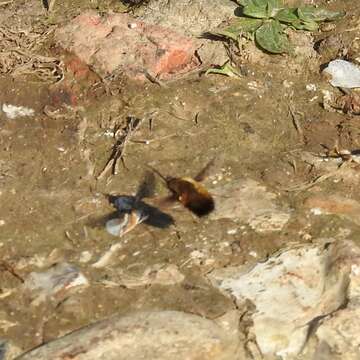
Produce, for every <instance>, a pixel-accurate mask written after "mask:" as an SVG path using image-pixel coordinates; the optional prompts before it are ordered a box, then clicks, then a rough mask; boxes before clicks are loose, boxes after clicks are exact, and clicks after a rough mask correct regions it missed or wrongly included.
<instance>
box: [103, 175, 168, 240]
mask: <svg viewBox="0 0 360 360" xmlns="http://www.w3.org/2000/svg"><path fill="white" fill-rule="evenodd" d="M154 185H155V180H154V174H153V173H151V172H147V173H146V175H145V177H144V179H143V181H142V182H141V184H140V185H139V187H138V190H137V192H136V194H135V196H131V195H119V196H116V195H107V198H108V200H109V202H110V203H111V204H112V205H113V206H114V207H115V208H116V212H115V213H113V214H112V215H111V218H110V219H109V220H108V221H107V222H106V225H105V227H106V230H107V231H108V232H109V233H110V234H112V235H115V236H123V235H125V234H126V233H128V232H129V231H131V230H132V229H134V228H135V227H136V226H137V225H138V224H141V223H142V222H144V223H146V224H148V225H151V226H155V227H159V228H166V227H168V226H169V225H171V224H173V223H174V220H173V218H172V217H171V216H170V215H168V214H166V213H164V212H162V211H161V210H159V209H157V208H155V207H153V206H151V205H148V204H146V203H145V202H144V201H142V200H143V199H144V198H146V197H150V196H152V195H153V192H154Z"/></svg>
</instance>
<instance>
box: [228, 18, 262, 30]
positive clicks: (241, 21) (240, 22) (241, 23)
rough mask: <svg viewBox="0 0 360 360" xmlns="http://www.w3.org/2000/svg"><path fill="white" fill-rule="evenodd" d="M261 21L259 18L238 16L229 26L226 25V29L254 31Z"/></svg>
mask: <svg viewBox="0 0 360 360" xmlns="http://www.w3.org/2000/svg"><path fill="white" fill-rule="evenodd" d="M262 23H263V20H261V19H252V18H246V17H242V18H238V19H235V21H233V22H232V23H231V24H230V26H229V27H227V28H226V29H225V30H226V31H231V32H234V31H239V32H250V33H251V32H254V31H255V30H256V29H258V28H259V27H260V26H261V25H262Z"/></svg>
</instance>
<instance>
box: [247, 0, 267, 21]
mask: <svg viewBox="0 0 360 360" xmlns="http://www.w3.org/2000/svg"><path fill="white" fill-rule="evenodd" d="M243 14H244V15H246V16H250V17H253V18H258V19H266V18H268V3H267V0H251V1H249V2H248V4H247V5H245V6H244V9H243Z"/></svg>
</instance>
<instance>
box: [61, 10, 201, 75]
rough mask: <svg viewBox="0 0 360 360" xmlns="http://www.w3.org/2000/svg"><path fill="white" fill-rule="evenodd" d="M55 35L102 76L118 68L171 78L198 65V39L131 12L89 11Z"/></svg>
mask: <svg viewBox="0 0 360 360" xmlns="http://www.w3.org/2000/svg"><path fill="white" fill-rule="evenodd" d="M55 36H56V41H57V42H58V44H59V45H60V46H61V47H63V48H64V49H65V50H67V51H70V52H73V53H74V54H75V55H77V56H78V57H79V59H81V60H82V61H84V62H86V63H87V64H88V65H90V66H91V67H92V68H93V69H94V70H95V71H96V72H97V73H99V74H100V75H102V76H106V75H110V74H112V73H113V72H114V71H117V72H120V73H124V74H127V75H128V76H130V77H132V78H135V79H145V78H146V76H148V77H149V76H153V77H154V78H156V77H159V78H169V77H171V76H172V75H174V74H179V73H180V74H181V73H182V72H187V71H189V70H192V69H194V68H196V66H197V65H199V62H198V60H197V58H196V56H195V51H196V49H197V48H198V47H199V44H196V42H195V41H193V40H192V39H190V38H188V37H185V36H184V35H180V34H178V33H176V32H175V31H174V30H172V29H171V28H164V27H161V26H156V25H149V24H146V23H145V22H141V21H139V20H136V19H135V18H132V17H131V16H129V15H128V14H112V15H106V16H104V17H102V16H101V15H99V14H98V13H97V12H95V11H87V12H84V13H82V14H81V15H79V16H78V17H76V18H75V19H74V20H73V21H72V22H71V23H70V24H68V25H66V26H65V27H63V28H61V29H58V30H57V32H56V35H55ZM149 74H150V75H149Z"/></svg>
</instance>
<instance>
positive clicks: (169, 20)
mask: <svg viewBox="0 0 360 360" xmlns="http://www.w3.org/2000/svg"><path fill="white" fill-rule="evenodd" d="M236 8H238V5H237V4H236V3H235V2H232V1H227V0H219V1H217V2H216V6H214V4H213V3H212V2H211V1H207V0H150V1H149V3H148V4H147V5H146V6H142V7H139V8H137V9H136V10H135V15H136V16H138V17H139V18H140V19H142V20H143V21H146V22H148V23H151V24H156V25H160V26H164V27H166V28H169V29H174V30H176V31H177V32H178V33H180V34H185V35H187V36H191V37H196V38H197V39H198V40H197V41H198V43H199V44H200V46H199V48H198V50H197V54H198V56H199V57H200V59H201V61H202V63H204V64H223V63H224V62H225V61H226V60H227V59H228V56H227V54H226V51H225V49H224V46H223V44H222V43H221V42H219V41H210V40H206V39H205V38H201V36H202V34H203V33H207V32H209V31H211V30H214V29H216V28H217V27H219V26H220V25H221V24H222V23H223V22H226V21H227V20H230V19H233V18H234V13H235V10H236ZM179 14H182V16H179Z"/></svg>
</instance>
